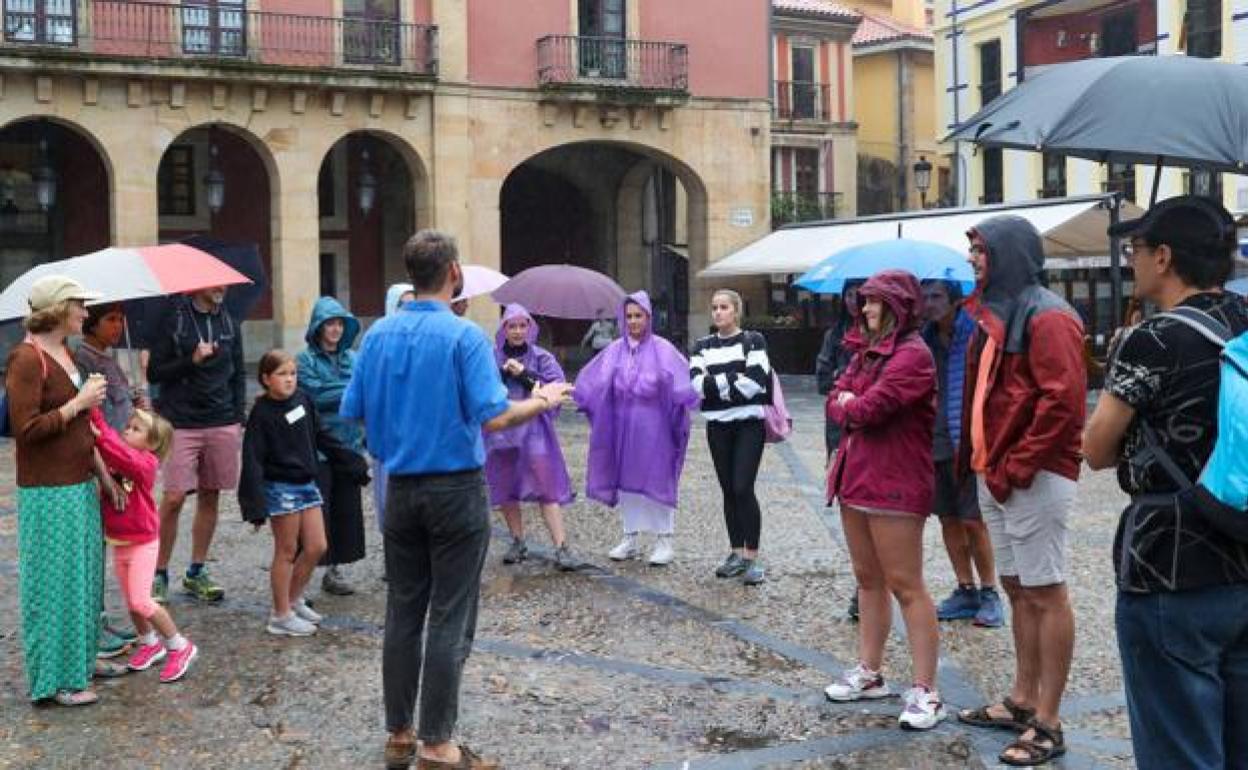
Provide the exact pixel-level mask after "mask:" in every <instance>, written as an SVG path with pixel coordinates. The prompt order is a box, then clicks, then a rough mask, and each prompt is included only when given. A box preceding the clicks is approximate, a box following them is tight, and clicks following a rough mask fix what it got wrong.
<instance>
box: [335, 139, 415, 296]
mask: <svg viewBox="0 0 1248 770" xmlns="http://www.w3.org/2000/svg"><path fill="white" fill-rule="evenodd" d="M424 179H425V176H424V172H423V168H422V166H421V164H420V160H419V158H417V157H416V154H415V152H414V151H413V150H412V149H411V148H410V147H409V146H408V145H407V144H406V143H405V142H403V141H402V140H400V139H397V138H395V137H391V136H389V135H386V134H380V133H375V132H368V131H356V132H353V133H350V134H348V135H346V136H344V137H343V138H341V139H339V140H338V141H337V142H336V143H334V146H333V147H331V148H330V150H329V152H327V153H326V154H325V158H324V160H322V161H321V169H320V174H319V176H318V178H317V201H318V209H319V211H318V213H319V217H320V250H319V259H320V293H321V294H322V295H327V296H332V297H336V298H337V299H338V300H339V301H340V302H342V303H343V305H345V306H346V307H347V308H349V309H350V310H351V312H353V313H355V314H356V315H359V316H379V315H382V314H383V308H382V305H383V300H384V296H385V292H386V287H387V286H389V285H390V284H391V283H395V282H398V281H404V280H406V276H405V269H404V267H403V257H402V254H403V244H404V243H405V242H406V241H407V239H408V238H410V237H411V235H412V233H414V232H415V231H416V229H417V219H418V211H419V208H420V202H421V201H423V199H424V195H423V190H424Z"/></svg>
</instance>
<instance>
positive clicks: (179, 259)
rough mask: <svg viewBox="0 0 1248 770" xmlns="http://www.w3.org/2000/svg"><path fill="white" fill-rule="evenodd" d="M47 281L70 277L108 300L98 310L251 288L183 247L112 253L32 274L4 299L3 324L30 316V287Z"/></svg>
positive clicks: (244, 279) (112, 250)
mask: <svg viewBox="0 0 1248 770" xmlns="http://www.w3.org/2000/svg"><path fill="white" fill-rule="evenodd" d="M45 275H65V276H69V277H70V278H73V279H74V280H75V281H77V282H78V283H80V284H82V285H83V286H85V287H86V288H87V289H89V290H91V291H95V292H99V293H100V294H102V295H103V296H102V297H101V298H100V299H98V300H96V301H95V302H92V303H91V304H93V305H99V304H110V303H113V302H122V301H124V300H131V299H143V298H145V297H160V296H164V295H167V294H181V293H184V292H191V291H196V290H198V289H205V288H208V287H209V286H232V285H234V284H240V283H251V280H250V279H249V278H247V276H245V275H243V274H242V273H240V272H238V271H237V270H235V269H234V268H232V267H230V266H229V265H227V264H225V263H224V262H222V261H221V260H219V259H217V258H216V257H214V256H212V255H211V254H207V253H205V252H203V251H200V250H199V249H196V248H193V247H191V246H187V245H185V244H182V243H171V244H167V245H164V246H141V247H133V248H126V247H117V248H109V249H103V250H101V251H96V252H92V253H91V254H84V255H83V256H81V257H72V258H70V259H63V260H60V261H58V262H45V263H44V264H42V265H38V266H36V267H33V268H31V269H30V270H27V271H26V272H25V273H23V274H22V275H21V276H19V277H18V278H17V280H15V281H14V282H13V283H11V284H9V285H8V286H7V287H6V288H5V290H4V292H3V293H0V321H8V320H12V319H14V318H21V317H23V316H25V315H28V314H29V313H30V305H29V304H28V303H27V301H26V300H27V296H28V295H29V294H30V285H31V284H32V283H34V282H35V281H36V280H38V279H39V278H42V277H43V276H45Z"/></svg>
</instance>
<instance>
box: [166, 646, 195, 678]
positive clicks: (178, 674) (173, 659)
mask: <svg viewBox="0 0 1248 770" xmlns="http://www.w3.org/2000/svg"><path fill="white" fill-rule="evenodd" d="M198 654H199V648H198V647H196V646H195V643H194V642H192V641H189V640H188V641H187V643H186V646H185V647H183V648H182V649H180V650H170V651H169V660H167V661H165V667H164V668H162V669H161V670H160V682H161V684H168V683H169V682H176V681H178V680H179V679H181V678H182V677H184V676H186V672H187V670H188V669H189V668H190V667H191V661H193V660H195V656H196V655H198Z"/></svg>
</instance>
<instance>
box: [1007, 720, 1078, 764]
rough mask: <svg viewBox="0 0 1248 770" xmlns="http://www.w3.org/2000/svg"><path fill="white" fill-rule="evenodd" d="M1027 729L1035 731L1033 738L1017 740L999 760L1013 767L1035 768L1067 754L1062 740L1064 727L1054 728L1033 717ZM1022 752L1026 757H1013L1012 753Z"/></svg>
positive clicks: (1055, 726) (1057, 726)
mask: <svg viewBox="0 0 1248 770" xmlns="http://www.w3.org/2000/svg"><path fill="white" fill-rule="evenodd" d="M1027 727H1029V728H1031V729H1032V730H1034V731H1035V735H1034V736H1033V737H1031V738H1021V737H1020V738H1017V739H1015V741H1014V742H1013V743H1011V744H1010V745H1009V746H1006V747H1005V751H1002V752H1001V755H1000V756H999V757H997V759H999V760H1001V761H1002V762H1004V763H1005V764H1007V765H1010V766H1012V767H1035V766H1036V765H1043V764H1044V763H1046V762H1048V761H1050V760H1053V759H1057V758H1058V757H1060V756H1062V755H1063V754H1065V753H1066V741H1065V740H1064V739H1063V738H1062V726H1061V725H1053V726H1052V727H1050V726H1048V725H1046V724H1043V723H1041V722H1040V720H1038V719H1036V718H1035V717H1032V719H1031V721H1030V722H1028V723H1027ZM1020 751H1021V752H1022V753H1023V754H1024V755H1025V756H1021V757H1018V756H1012V755H1011V752H1020Z"/></svg>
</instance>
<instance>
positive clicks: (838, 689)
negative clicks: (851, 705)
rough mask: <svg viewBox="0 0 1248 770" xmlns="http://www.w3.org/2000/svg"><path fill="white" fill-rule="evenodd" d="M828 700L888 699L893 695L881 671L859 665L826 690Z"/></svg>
mask: <svg viewBox="0 0 1248 770" xmlns="http://www.w3.org/2000/svg"><path fill="white" fill-rule="evenodd" d="M823 694H824V695H826V696H828V700H834V701H842V702H844V701H851V700H862V699H864V698H887V697H888V696H890V695H892V694H893V693H892V691H891V690H889V689H888V685H887V684H885V683H884V677H883V676H881V675H880V672H879V671H872V670H871V669H869V668H867V667H866V666H864V665H862V664H861V663H859V664H858V665H857V666H854V667H853V668H851V669H850V670H848V671H846V672H845V673H844V674H842V675H841V678H840V679H839V680H837V681H835V682H833V683H832V684H830V685H828V686H827V688H825V689H824V691H823Z"/></svg>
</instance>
